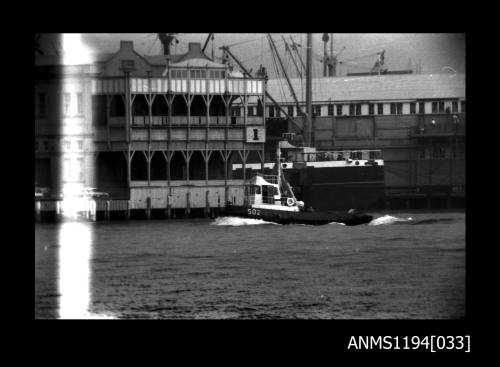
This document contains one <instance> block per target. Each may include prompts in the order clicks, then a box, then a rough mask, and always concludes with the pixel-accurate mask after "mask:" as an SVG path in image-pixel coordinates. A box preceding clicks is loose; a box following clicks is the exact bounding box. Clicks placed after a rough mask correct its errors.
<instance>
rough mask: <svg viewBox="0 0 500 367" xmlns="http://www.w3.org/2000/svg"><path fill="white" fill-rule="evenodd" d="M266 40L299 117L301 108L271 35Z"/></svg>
mask: <svg viewBox="0 0 500 367" xmlns="http://www.w3.org/2000/svg"><path fill="white" fill-rule="evenodd" d="M267 38H268V40H269V45H270V46H271V50H272V51H273V52H274V53H275V54H276V58H277V59H278V62H279V64H280V67H281V71H283V74H284V75H285V79H286V82H287V83H288V88H290V92H291V93H292V97H293V100H294V101H295V105H296V106H297V112H298V114H299V115H302V108H301V107H300V103H299V101H298V99H297V95H296V94H295V90H294V89H293V85H292V82H291V81H290V78H288V73H287V72H286V69H285V67H284V66H283V62H282V61H281V57H280V54H279V52H278V50H277V49H276V44H275V43H274V40H273V38H272V37H271V34H269V33H268V34H267Z"/></svg>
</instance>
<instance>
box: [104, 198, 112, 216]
mask: <svg viewBox="0 0 500 367" xmlns="http://www.w3.org/2000/svg"><path fill="white" fill-rule="evenodd" d="M110 211H111V203H110V202H109V200H106V207H105V210H104V219H105V220H109V219H110V217H111V215H110Z"/></svg>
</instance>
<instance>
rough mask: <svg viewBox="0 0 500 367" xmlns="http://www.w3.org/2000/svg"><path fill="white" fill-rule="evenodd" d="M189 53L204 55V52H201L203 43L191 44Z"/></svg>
mask: <svg viewBox="0 0 500 367" xmlns="http://www.w3.org/2000/svg"><path fill="white" fill-rule="evenodd" d="M189 53H193V54H203V51H201V43H199V42H189Z"/></svg>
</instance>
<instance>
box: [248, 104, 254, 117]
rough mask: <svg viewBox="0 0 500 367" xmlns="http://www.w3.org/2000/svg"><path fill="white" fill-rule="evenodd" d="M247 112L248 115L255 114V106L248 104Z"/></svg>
mask: <svg viewBox="0 0 500 367" xmlns="http://www.w3.org/2000/svg"><path fill="white" fill-rule="evenodd" d="M247 114H248V116H253V115H254V114H253V106H248V107H247Z"/></svg>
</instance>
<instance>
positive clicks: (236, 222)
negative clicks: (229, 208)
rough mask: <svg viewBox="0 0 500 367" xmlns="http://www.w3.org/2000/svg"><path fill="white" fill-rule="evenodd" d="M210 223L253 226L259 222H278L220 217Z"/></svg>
mask: <svg viewBox="0 0 500 367" xmlns="http://www.w3.org/2000/svg"><path fill="white" fill-rule="evenodd" d="M210 224H211V225H216V226H253V225H258V224H276V223H272V222H266V221H265V220H262V219H252V218H240V217H219V218H217V219H216V220H215V221H214V222H212V223H210Z"/></svg>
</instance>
